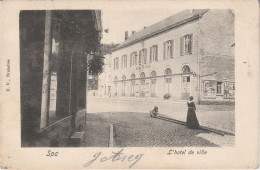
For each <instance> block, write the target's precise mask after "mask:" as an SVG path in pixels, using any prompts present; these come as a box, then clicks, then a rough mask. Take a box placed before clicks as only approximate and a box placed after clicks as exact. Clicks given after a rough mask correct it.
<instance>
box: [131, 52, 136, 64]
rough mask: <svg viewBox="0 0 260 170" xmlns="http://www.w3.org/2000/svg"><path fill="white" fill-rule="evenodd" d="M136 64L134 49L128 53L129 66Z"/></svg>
mask: <svg viewBox="0 0 260 170" xmlns="http://www.w3.org/2000/svg"><path fill="white" fill-rule="evenodd" d="M136 65H137V53H136V51H135V52H132V53H131V54H130V67H132V66H136Z"/></svg>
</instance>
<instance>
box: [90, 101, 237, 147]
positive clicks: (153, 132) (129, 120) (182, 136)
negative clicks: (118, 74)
mask: <svg viewBox="0 0 260 170" xmlns="http://www.w3.org/2000/svg"><path fill="white" fill-rule="evenodd" d="M155 105H156V106H158V107H159V112H160V114H164V115H167V116H168V117H172V118H174V119H177V120H182V121H186V114H187V113H186V112H187V110H186V109H187V106H186V102H176V103H167V102H147V101H133V100H119V99H104V98H96V97H89V98H88V105H87V111H88V114H87V120H88V121H94V122H95V121H97V122H99V121H101V122H104V123H110V124H112V125H113V126H114V138H115V142H116V144H115V146H116V147H144V146H145V147H149V146H151V147H152V146H156V147H159V146H161V147H162V146H233V145H234V143H235V137H234V136H229V135H225V136H220V135H218V134H215V133H209V132H207V131H204V130H193V129H188V128H187V127H186V126H183V125H179V124H175V123H171V122H167V121H164V120H159V119H155V118H151V117H150V116H149V111H150V110H151V109H152V108H153V107H154V106H155ZM197 110H198V112H197V115H198V119H199V121H200V124H202V125H205V123H204V122H206V123H208V124H210V125H211V126H210V127H212V126H214V127H218V128H222V129H225V128H226V129H227V130H230V131H234V130H235V128H234V114H232V113H234V106H217V105H205V106H203V105H199V106H197Z"/></svg>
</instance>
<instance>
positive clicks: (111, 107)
mask: <svg viewBox="0 0 260 170" xmlns="http://www.w3.org/2000/svg"><path fill="white" fill-rule="evenodd" d="M154 106H157V107H158V108H159V114H162V115H166V116H168V117H170V118H173V119H177V120H181V121H185V122H186V116H187V104H186V102H185V101H180V102H168V101H159V102H156V101H152V102H148V101H143V100H140V101H138V100H124V99H109V98H97V97H94V96H91V95H90V96H89V97H88V105H87V110H88V112H89V113H97V112H139V113H149V111H150V110H151V109H153V107H154ZM196 107H197V110H196V114H197V118H198V120H199V123H200V125H203V126H207V127H211V128H214V129H219V130H226V131H230V132H233V133H235V106H234V105H196Z"/></svg>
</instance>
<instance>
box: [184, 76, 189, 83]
mask: <svg viewBox="0 0 260 170" xmlns="http://www.w3.org/2000/svg"><path fill="white" fill-rule="evenodd" d="M182 81H183V82H190V76H183V77H182Z"/></svg>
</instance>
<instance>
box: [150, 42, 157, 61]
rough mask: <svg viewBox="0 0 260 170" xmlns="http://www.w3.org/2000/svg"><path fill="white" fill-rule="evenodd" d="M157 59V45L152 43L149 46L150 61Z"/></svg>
mask: <svg viewBox="0 0 260 170" xmlns="http://www.w3.org/2000/svg"><path fill="white" fill-rule="evenodd" d="M154 61H158V46H157V45H154V46H152V47H151V48H150V62H154Z"/></svg>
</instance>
